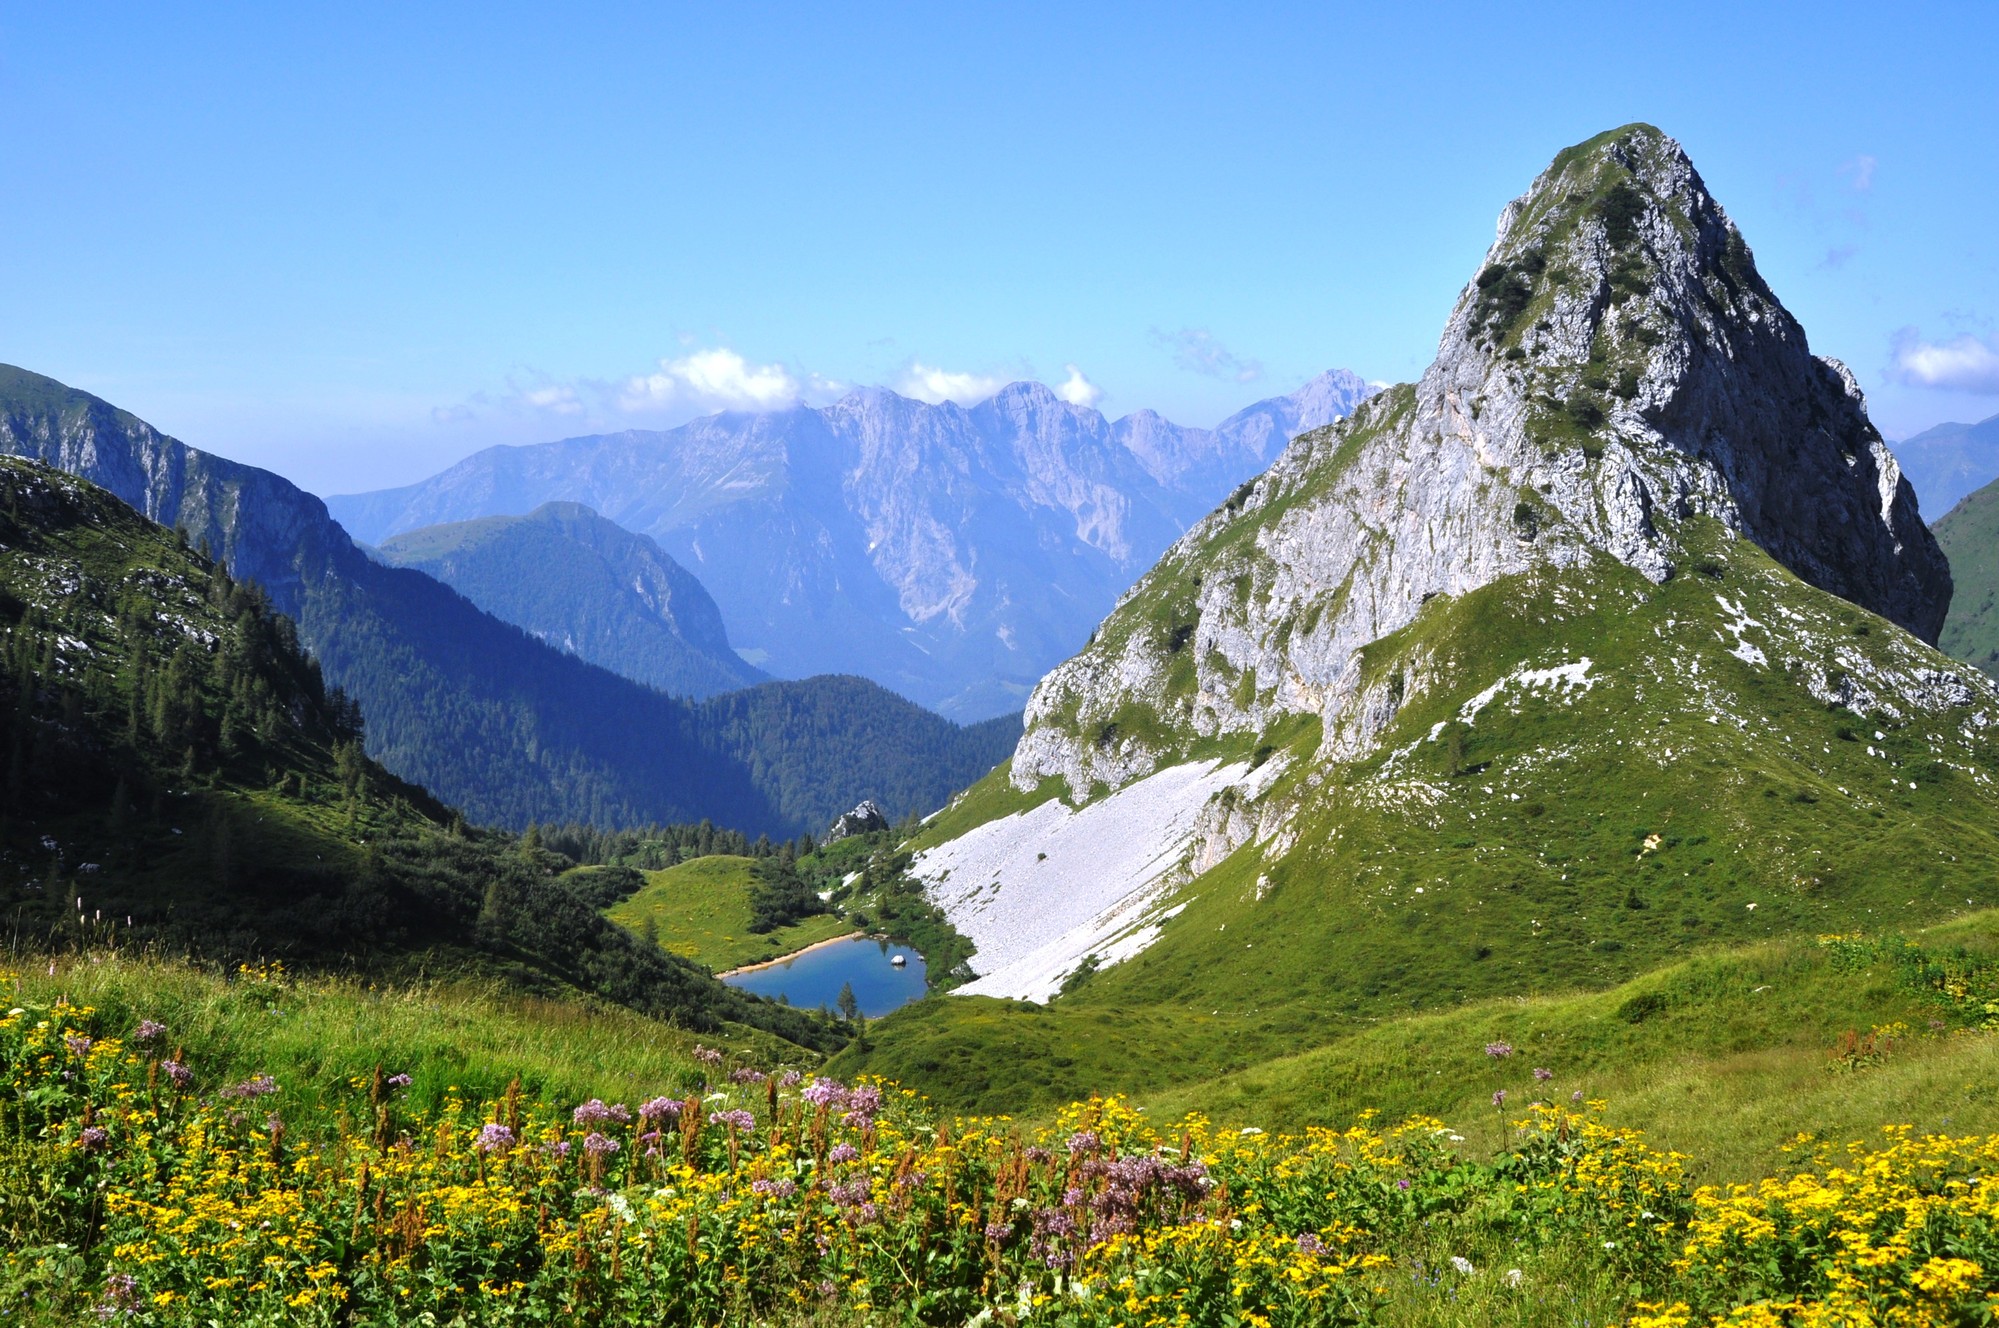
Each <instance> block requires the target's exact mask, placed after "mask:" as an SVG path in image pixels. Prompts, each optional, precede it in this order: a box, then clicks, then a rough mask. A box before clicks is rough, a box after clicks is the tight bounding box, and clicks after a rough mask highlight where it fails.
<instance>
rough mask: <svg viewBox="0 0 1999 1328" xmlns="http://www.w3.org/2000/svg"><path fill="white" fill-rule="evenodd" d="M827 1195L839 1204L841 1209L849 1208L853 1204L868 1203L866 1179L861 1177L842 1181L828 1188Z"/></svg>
mask: <svg viewBox="0 0 1999 1328" xmlns="http://www.w3.org/2000/svg"><path fill="white" fill-rule="evenodd" d="M827 1193H828V1195H830V1196H831V1197H832V1200H833V1202H834V1203H836V1204H839V1205H840V1206H841V1207H842V1208H851V1207H853V1206H854V1205H855V1204H862V1203H866V1202H867V1201H868V1181H867V1177H865V1176H862V1177H858V1178H856V1179H854V1180H850V1181H842V1182H841V1183H839V1184H837V1185H831V1186H828V1187H827Z"/></svg>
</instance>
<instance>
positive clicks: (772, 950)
mask: <svg viewBox="0 0 1999 1328" xmlns="http://www.w3.org/2000/svg"><path fill="white" fill-rule="evenodd" d="M770 861H773V860H770V859H765V860H762V861H760V860H758V859H756V858H745V857H736V856H734V855H731V854H721V853H718V854H715V855H714V856H712V857H706V858H694V859H692V860H690V861H688V862H683V863H681V864H679V865H678V866H674V867H668V868H666V869H665V870H664V871H655V872H647V873H646V883H645V887H644V888H643V889H641V890H640V891H639V892H638V893H637V894H634V895H632V896H631V897H630V898H629V899H626V900H624V901H623V902H622V903H619V904H617V905H616V906H614V907H613V908H612V909H611V910H610V912H609V916H610V919H611V920H612V921H613V922H615V923H617V924H618V925H619V926H621V927H624V928H626V929H628V930H630V931H633V932H636V933H638V934H640V935H642V936H648V937H651V938H652V939H653V940H655V941H656V942H657V943H658V944H659V945H661V946H663V947H665V948H666V949H667V950H669V951H671V952H672V953H674V954H677V955H683V956H685V957H686V958H688V959H692V960H695V961H696V962H698V963H703V964H706V965H708V967H710V968H713V969H716V970H718V971H721V970H727V969H731V968H740V967H742V966H743V965H745V964H760V963H763V962H765V961H766V960H770V959H776V958H779V957H781V956H783V955H787V954H790V953H792V952H793V951H795V950H802V949H804V948H805V947H806V946H808V945H816V944H818V943H819V942H820V941H824V940H830V939H831V938H833V937H835V936H844V935H846V934H848V933H849V932H851V931H853V930H854V927H853V924H852V923H850V922H848V921H847V920H846V919H845V918H843V917H841V916H839V915H838V914H834V913H814V914H811V915H808V916H806V917H802V918H799V919H797V920H796V921H793V922H788V923H785V924H783V925H779V926H771V927H768V928H767V929H766V930H763V931H755V930H752V928H753V927H755V926H756V925H757V923H758V918H757V910H756V909H755V907H754V906H753V900H754V897H755V896H756V895H757V894H758V892H759V891H760V890H762V889H765V888H767V886H766V883H765V881H764V879H763V875H762V874H761V873H760V871H759V868H760V867H762V866H763V863H764V862H770ZM815 902H816V901H815Z"/></svg>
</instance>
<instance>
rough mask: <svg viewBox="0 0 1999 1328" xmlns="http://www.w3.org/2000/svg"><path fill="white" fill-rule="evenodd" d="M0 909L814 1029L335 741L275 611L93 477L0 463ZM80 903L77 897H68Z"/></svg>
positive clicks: (55, 930)
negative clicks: (674, 951) (722, 980)
mask: <svg viewBox="0 0 1999 1328" xmlns="http://www.w3.org/2000/svg"><path fill="white" fill-rule="evenodd" d="M0 629H4V635H3V636H0V751H4V753H5V757H6V766H5V782H4V785H0V917H4V918H5V919H6V920H7V924H8V927H9V930H10V932H11V933H12V934H13V935H14V936H16V937H18V938H20V939H22V940H39V941H42V942H46V943H50V944H54V945H58V946H65V945H79V944H84V943H95V942H101V941H103V940H105V939H107V938H110V937H117V938H118V939H119V940H120V941H121V943H124V944H127V945H130V944H137V943H141V942H146V943H151V944H155V945H159V946H163V947H167V948H170V949H172V950H176V951H192V952H196V953H200V954H204V955H208V956H213V957H217V958H236V957H244V958H261V957H269V956H282V957H284V958H286V959H287V960H290V961H294V962H302V963H308V964H313V965H318V966H323V967H354V966H360V967H363V968H366V969H368V970H370V971H374V972H378V973H385V974H387V973H398V972H408V971H410V970H413V969H418V968H422V969H427V970H429V971H432V972H436V971H439V970H444V971H451V972H464V973H473V974H480V975H484V976H486V977H501V978H505V979H507V980H509V981H512V982H514V983H515V984H517V985H519V986H521V987H524V988H528V989H538V990H544V991H553V992H559V991H570V992H574V991H579V990H580V991H586V992H591V993H594V994H596V995H598V996H601V997H604V998H607V999H610V1000H613V1001H616V1002H619V1003H621V1004H625V1005H628V1006H630V1007H631V1008H633V1009H636V1010H640V1011H643V1012H646V1013H649V1014H652V1015H655V1016H658V1017H664V1018H670V1019H673V1020H676V1021H678V1022H679V1023H681V1024H683V1025H684V1026H686V1027H688V1028H690V1029H694V1030H699V1031H714V1030H719V1029H720V1028H722V1027H723V1026H724V1025H725V1024H727V1023H730V1022H749V1023H753V1024H757V1025H759V1026H762V1027H764V1028H767V1029H771V1030H775V1031H777V1032H779V1033H781V1034H783V1035H784V1036H786V1037H789V1038H792V1039H795V1040H799V1041H802V1042H804V1043H807V1044H810V1045H814V1046H819V1047H829V1046H831V1045H834V1044H835V1043H837V1041H838V1040H839V1038H838V1034H837V1032H835V1031H834V1030H832V1029H831V1028H830V1027H828V1026H827V1025H825V1024H824V1023H823V1022H819V1021H814V1020H812V1019H810V1018H807V1017H805V1016H802V1015H800V1014H798V1013H797V1012H794V1011H787V1010H782V1009H780V1008H778V1007H776V1006H772V1005H769V1004H768V1003H764V1002H756V1001H752V1000H749V999H747V998H745V997H743V996H742V995H741V994H740V993H737V992H734V991H732V990H730V989H728V988H726V987H723V986H722V985H720V984H718V983H716V982H715V981H714V980H713V979H712V978H711V977H710V976H709V975H708V974H706V973H705V972H703V971H702V970H700V969H699V968H698V967H696V966H694V965H691V964H688V963H685V962H684V961H680V960H677V959H675V958H674V957H672V956H670V955H666V954H663V953H661V952H659V951H658V950H657V949H654V948H649V947H646V946H643V945H641V944H640V943H638V942H637V941H636V940H635V939H634V938H632V937H630V936H628V935H627V934H626V933H625V932H623V931H622V930H620V929H618V928H617V927H615V926H612V925H611V924H610V923H608V922H606V921H605V920H604V919H603V918H602V917H600V916H599V915H598V914H597V912H596V909H595V907H594V906H593V905H592V904H591V903H589V902H588V901H587V900H586V899H585V898H584V897H583V896H581V895H579V894H577V893H575V892H573V891H571V890H569V889H568V888H566V887H565V886H564V885H562V884H561V883H560V882H559V881H558V880H557V879H556V878H555V872H556V870H557V869H558V868H559V867H561V866H564V865H567V864H566V862H565V861H564V860H562V859H557V858H554V857H553V856H552V855H549V854H545V853H539V852H536V851H534V850H532V849H530V848H528V847H527V846H525V845H521V844H518V843H516V842H515V841H514V840H513V839H512V838H511V837H510V836H504V835H497V834H493V833H490V832H482V831H474V830H470V829H467V828H466V827H465V826H464V825H463V823H462V822H459V821H457V820H456V819H455V818H454V817H452V816H451V815H450V813H448V811H447V810H446V809H445V808H443V807H441V806H440V805H439V804H438V803H437V802H436V801H435V800H433V799H432V798H430V797H429V795H428V794H426V793H425V792H424V791H423V790H421V789H418V788H415V787H413V786H410V785H407V784H404V783H402V782H401V781H398V780H396V779H394V778H393V777H391V776H389V775H388V774H387V773H386V772H384V771H383V770H382V769H381V768H380V767H379V766H377V765H375V764H374V763H373V762H371V761H369V760H368V759H367V758H366V757H365V756H363V755H362V754H361V751H360V747H359V742H358V737H359V734H358V720H357V718H356V717H355V715H354V713H353V708H352V706H351V705H350V704H349V703H347V702H346V701H345V700H344V699H342V698H340V697H338V696H337V695H328V694H327V693H326V692H325V691H324V690H323V688H322V686H321V682H320V677H319V673H318V670H317V668H316V666H315V665H314V664H313V662H312V661H311V660H310V659H308V658H307V657H306V656H305V655H304V653H303V652H302V651H301V649H300V648H299V645H298V642H297V638H296V636H295V635H294V633H293V632H292V629H291V627H290V624H289V623H288V622H287V621H286V620H285V619H283V618H281V617H279V616H277V615H274V614H272V613H271V612H270V611H269V609H268V606H267V605H266V604H265V603H264V602H263V600H262V599H261V598H260V597H259V596H258V595H257V594H256V593H254V592H253V591H250V590H248V589H246V588H245V587H243V586H241V585H239V584H237V583H235V582H234V581H233V580H232V579H231V578H230V577H229V576H228V574H227V573H226V572H225V571H224V570H223V569H222V568H221V567H220V565H218V564H216V563H214V562H212V561H210V560H209V559H208V558H206V557H204V556H202V555H201V554H198V553H196V552H193V551H191V550H189V549H188V548H186V547H185V546H184V545H183V544H182V543H181V542H180V541H178V540H177V539H176V538H175V536H174V535H173V534H172V533H171V532H169V531H167V530H164V529H163V528H161V527H160V526H158V525H155V524H154V523H152V522H149V521H147V520H146V519H145V518H143V517H141V516H140V515H139V514H138V513H136V512H134V511H133V510H132V509H131V508H129V507H127V506H126V505H125V504H123V503H122V502H120V501H118V500H117V499H116V498H114V497H113V496H111V495H110V494H108V493H106V492H105V491H103V490H101V489H98V488H95V487H94V486H92V485H89V484H87V483H85V482H83V481H80V480H77V479H75V478H73V477H71V476H68V475H65V474H63V473H62V472H59V471H54V470H49V469H47V468H45V467H41V466H39V465H36V464H34V463H30V462H22V461H17V460H13V459H0ZM79 901H80V902H79Z"/></svg>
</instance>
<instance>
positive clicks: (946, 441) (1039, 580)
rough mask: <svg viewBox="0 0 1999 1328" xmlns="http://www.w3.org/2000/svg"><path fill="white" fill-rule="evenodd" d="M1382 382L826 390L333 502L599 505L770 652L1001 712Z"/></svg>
mask: <svg viewBox="0 0 1999 1328" xmlns="http://www.w3.org/2000/svg"><path fill="white" fill-rule="evenodd" d="M1370 390H1371V389H1370V388H1369V387H1368V385H1367V384H1366V383H1364V382H1363V381H1362V380H1361V379H1359V378H1358V377H1356V376H1355V375H1353V374H1351V373H1347V372H1345V371H1338V370H1336V371H1333V372H1330V373H1326V374H1322V375H1320V377H1318V378H1316V379H1314V380H1312V381H1311V382H1310V383H1307V384H1306V385H1305V386H1304V387H1302V388H1300V389H1299V390H1298V391H1297V392H1294V393H1291V394H1289V395H1287V396H1282V397H1275V398H1272V399H1270V400H1268V401H1262V402H1258V403H1256V404H1255V405H1253V406H1250V407H1248V408H1246V409H1244V410H1242V411H1240V412H1238V413H1237V414H1236V415H1234V416H1231V417H1230V418H1229V419H1227V420H1224V421H1223V422H1222V423H1221V424H1219V425H1217V426H1216V427H1215V428H1213V429H1193V428H1186V427H1183V426H1180V425H1177V424H1174V423H1172V422H1171V421H1169V420H1166V419H1163V418H1162V417H1160V416H1159V415H1158V414H1156V413H1154V412H1152V411H1138V412H1135V413H1133V414H1131V415H1128V416H1125V417H1123V418H1122V419H1117V420H1111V419H1107V418H1106V417H1105V416H1104V415H1103V414H1102V413H1101V412H1099V411H1096V410H1094V409H1091V408H1089V407H1087V406H1078V405H1075V404H1072V403H1070V402H1068V401H1064V400H1063V399H1061V398H1060V397H1058V396H1056V395H1055V393H1054V392H1052V391H1051V390H1050V389H1049V388H1048V387H1046V386H1045V385H1043V384H1040V383H1028V382H1023V383H1014V384H1011V385H1009V386H1007V387H1005V388H1003V389H1001V390H1000V391H999V392H998V393H996V394H995V395H994V396H992V397H991V398H990V399H988V400H986V401H983V402H980V403H979V404H978V405H976V406H972V407H969V408H967V407H963V406H958V405H955V404H953V403H950V402H945V403H943V404H941V405H931V404H927V403H925V402H921V401H913V400H910V399H909V398H907V397H903V396H899V395H897V394H896V393H894V392H891V391H889V390H887V389H885V388H866V389H862V390H859V391H855V392H853V393H850V394H849V395H847V396H846V397H844V398H842V399H841V400H839V401H837V402H835V403H833V404H832V405H830V406H826V407H823V408H814V407H805V406H800V407H797V408H794V409H789V410H781V411H771V412H765V413H755V414H752V413H729V414H722V415H715V416H710V417H708V418H706V419H700V420H695V421H693V422H691V423H689V424H686V425H683V426H681V427H679V428H676V429H670V430H666V431H664V432H654V431H649V430H628V431H626V432H623V433H616V434H605V435H600V436H593V437H587V438H571V439H565V440H563V441H560V442H554V443H547V444H543V445H539V446H535V447H496V448H489V449H487V450H486V451H483V452H480V453H478V454H476V455H474V456H472V457H468V458H467V459H466V460H465V461H463V462H461V463H459V464H458V465H456V466H453V467H452V468H450V469H449V470H446V471H444V472H443V473H441V474H439V475H436V476H433V477H432V478H430V479H428V480H425V481H423V482H422V483H420V484H416V485H412V486H409V487H407V488H403V489H394V490H386V491H383V492H380V493H372V494H360V495H355V496H348V497H336V498H333V499H331V500H330V502H331V505H332V509H333V511H334V514H335V515H336V516H338V517H339V518H340V520H341V521H342V523H343V524H345V525H346V526H347V528H348V529H349V530H351V531H353V532H354V534H355V535H356V536H357V537H359V538H361V539H364V540H373V541H378V542H379V541H382V540H385V539H387V538H389V537H391V536H394V535H396V534H397V533H398V532H402V531H407V530H411V529H413V528H416V527H422V526H430V525H433V524H436V523H441V522H462V521H467V520H471V519H473V518H478V517H486V516H495V515H504V514H517V513H522V512H527V511H529V510H531V509H533V508H536V507H538V506H540V505H541V504H543V503H546V502H550V501H565V502H575V503H582V504H586V505H588V506H589V507H591V508H594V509H595V510H596V511H598V512H601V513H602V514H603V515H604V516H606V517H608V518H610V519H611V520H613V521H616V522H618V523H619V524H621V525H623V526H625V527H627V528H629V529H631V530H633V531H636V532H639V533H642V534H645V535H649V536H651V537H652V538H653V539H655V540H657V541H658V542H659V544H660V546H661V547H662V548H663V549H664V550H665V551H666V552H667V553H668V554H670V555H671V556H672V557H673V558H675V559H676V560H678V561H679V562H680V563H681V564H683V565H684V566H686V567H687V568H688V569H689V570H690V571H692V572H693V573H694V574H695V575H697V576H698V577H700V579H701V582H702V584H703V585H705V586H706V587H707V588H708V589H709V591H711V592H712V593H713V594H714V596H715V599H716V601H717V602H718V603H719V604H720V606H721V609H722V613H723V616H724V620H725V622H726V623H727V627H728V633H729V638H730V640H731V641H733V642H734V643H735V645H736V646H737V647H738V648H739V649H740V650H741V651H742V652H743V654H744V656H745V657H746V658H748V659H749V660H750V661H751V662H753V663H755V664H757V665H758V666H759V667H762V668H764V669H767V670H768V671H770V672H772V673H774V674H776V675H778V676H780V677H801V676H804V675H806V674H811V673H825V672H845V673H857V674H860V675H862V676H864V677H869V678H873V679H874V680H875V681H877V682H879V683H881V684H882V685H884V686H886V687H890V688H892V689H894V690H895V691H897V692H899V693H901V694H902V695H905V696H908V697H911V698H913V699H915V700H917V701H919V702H921V703H923V704H925V705H928V706H931V707H933V708H934V709H937V710H938V711H939V712H940V713H943V714H946V715H949V716H951V717H953V718H956V719H961V720H964V719H980V718H985V717H988V716H992V715H998V714H1015V713H1018V712H1019V710H1020V707H1021V705H1022V703H1023V702H1024V701H1025V699H1026V697H1027V694H1028V691H1029V689H1030V688H1031V687H1032V686H1033V684H1034V683H1035V682H1036V681H1037V680H1038V679H1039V678H1040V677H1041V676H1042V674H1043V673H1045V672H1046V671H1047V670H1048V669H1049V668H1050V667H1051V666H1053V665H1054V664H1056V663H1057V662H1059V661H1060V660H1062V659H1064V658H1066V657H1067V656H1068V655H1069V654H1070V653H1071V652H1073V651H1074V650H1075V649H1076V648H1077V646H1079V645H1081V644H1082V643H1083V641H1084V640H1085V639H1086V638H1087V637H1088V635H1089V631H1090V628H1091V627H1092V626H1093V625H1094V624H1095V623H1096V622H1097V621H1098V620H1100V619H1101V618H1102V617H1103V615H1104V614H1105V613H1106V612H1108V611H1109V609H1110V608H1111V606H1112V605H1113V604H1114V603H1115V602H1116V599H1117V596H1118V595H1119V593H1121V592H1122V591H1123V590H1124V589H1125V588H1126V587H1128V586H1129V585H1130V584H1131V583H1132V581H1133V580H1134V579H1135V578H1136V577H1137V576H1138V575H1139V574H1140V573H1141V572H1143V571H1144V570H1145V569H1146V568H1147V567H1149V566H1151V565H1152V563H1153V560H1154V559H1156V558H1157V557H1158V556H1159V554H1160V553H1161V552H1162V551H1163V550H1164V549H1165V548H1166V547H1167V546H1168V545H1169V544H1171V543H1172V542H1173V541H1174V540H1175V539H1177V538H1178V537H1179V536H1180V535H1181V534H1182V533H1184V532H1185V531H1186V530H1187V529H1188V528H1189V527H1190V526H1191V525H1193V524H1194V523H1195V522H1196V521H1198V520H1199V519H1200V518H1201V517H1203V516H1204V515H1206V514H1207V512H1208V511H1209V510H1210V509H1212V508H1213V507H1214V505H1215V504H1216V503H1218V502H1219V501H1221V499H1222V497H1223V496H1224V495H1225V494H1227V493H1228V492H1229V491H1230V490H1231V489H1232V488H1234V487H1235V486H1236V485H1237V484H1239V483H1241V482H1242V481H1243V480H1244V479H1246V478H1248V477H1249V476H1251V475H1254V474H1255V473H1257V472H1258V471H1259V470H1261V469H1263V467H1265V466H1267V465H1268V464H1269V463H1270V461H1271V459H1272V458H1273V457H1274V456H1276V455H1277V453H1278V451H1279V450H1280V449H1282V448H1283V446H1284V445H1285V443H1287V442H1288V441H1289V440H1290V439H1291V437H1292V436H1294V435H1295V434H1298V433H1300V432H1303V431H1305V430H1307V429H1311V428H1316V427H1318V426H1319V425H1322V424H1326V423H1329V422H1330V421H1332V420H1334V419H1337V418H1340V417H1341V416H1343V415H1345V414H1347V413H1348V412H1350V411H1352V410H1353V408H1354V407H1355V406H1356V405H1358V404H1359V403H1360V402H1361V401H1363V400H1365V399H1366V397H1367V395H1368V394H1369V391H1370Z"/></svg>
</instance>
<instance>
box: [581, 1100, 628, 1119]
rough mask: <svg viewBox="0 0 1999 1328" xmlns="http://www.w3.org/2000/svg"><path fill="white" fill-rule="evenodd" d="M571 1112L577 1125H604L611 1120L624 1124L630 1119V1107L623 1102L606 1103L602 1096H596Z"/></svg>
mask: <svg viewBox="0 0 1999 1328" xmlns="http://www.w3.org/2000/svg"><path fill="white" fill-rule="evenodd" d="M571 1114H572V1115H574V1117H575V1118H576V1123H577V1124H578V1125H604V1124H608V1123H610V1122H612V1121H616V1122H617V1123H618V1124H620V1125H625V1124H628V1123H629V1122H630V1121H631V1119H632V1113H631V1109H630V1108H629V1107H627V1106H625V1105H624V1103H622V1102H613V1103H610V1104H609V1105H606V1104H605V1102H604V1100H603V1099H602V1098H596V1097H593V1098H591V1099H590V1100H589V1101H588V1102H585V1103H584V1104H583V1105H582V1106H580V1107H578V1108H576V1110H575V1111H574V1112H573V1113H571Z"/></svg>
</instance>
